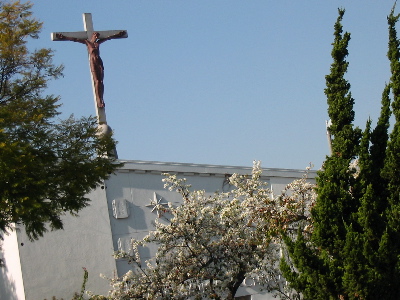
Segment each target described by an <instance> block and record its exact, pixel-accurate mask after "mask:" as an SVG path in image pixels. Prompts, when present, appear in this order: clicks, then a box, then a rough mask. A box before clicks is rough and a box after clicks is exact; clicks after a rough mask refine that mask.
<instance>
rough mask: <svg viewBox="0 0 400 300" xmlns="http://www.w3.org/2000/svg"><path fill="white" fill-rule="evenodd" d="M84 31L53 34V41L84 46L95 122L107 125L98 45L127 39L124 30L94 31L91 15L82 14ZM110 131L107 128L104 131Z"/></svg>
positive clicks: (102, 69)
mask: <svg viewBox="0 0 400 300" xmlns="http://www.w3.org/2000/svg"><path fill="white" fill-rule="evenodd" d="M83 25H84V28H85V31H77V32H53V33H52V34H51V39H52V40H53V41H72V42H77V43H81V44H84V45H86V47H87V50H88V54H89V66H90V72H91V75H92V86H93V94H94V102H95V107H96V115H97V121H98V124H99V125H103V124H104V125H107V120H106V112H105V103H104V99H103V94H104V83H103V79H104V66H103V61H102V60H101V57H100V44H102V43H104V42H105V41H108V40H111V39H119V38H126V37H128V33H127V31H126V30H107V31H94V28H93V21H92V14H89V13H84V14H83ZM108 130H110V129H109V127H108V126H107V129H106V131H108Z"/></svg>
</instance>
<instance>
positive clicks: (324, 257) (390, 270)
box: [281, 8, 400, 300]
mask: <svg viewBox="0 0 400 300" xmlns="http://www.w3.org/2000/svg"><path fill="white" fill-rule="evenodd" d="M343 15H344V10H339V17H338V19H337V22H336V24H335V39H334V43H333V50H332V57H333V64H332V66H331V73H330V74H329V75H327V76H326V83H327V88H326V89H325V94H326V95H327V100H328V114H329V117H330V118H331V120H332V126H330V132H331V134H332V135H333V137H334V138H333V140H332V150H333V151H332V154H331V156H329V157H327V159H326V161H325V163H324V166H323V170H322V171H320V172H319V174H318V178H317V190H316V191H317V200H316V204H315V206H314V208H313V209H312V223H313V232H312V234H311V236H309V235H305V234H304V233H303V231H302V228H299V231H298V234H297V236H296V238H294V239H293V238H291V237H289V236H286V237H285V242H286V245H287V251H288V257H289V258H288V257H287V259H286V260H282V263H281V267H282V271H283V273H284V275H285V277H286V278H287V280H288V281H289V282H290V284H291V286H292V287H293V288H295V289H296V290H297V291H299V292H301V293H302V294H303V297H304V298H305V299H343V300H344V299H378V298H382V299H398V295H399V294H400V285H399V284H398V283H399V281H400V277H399V276H400V260H399V259H400V218H399V217H400V205H399V200H400V199H399V195H400V193H399V192H400V173H399V172H400V156H399V154H398V153H400V98H399V96H400V94H399V91H400V62H399V59H400V52H399V45H400V43H399V41H398V39H397V33H396V29H395V25H396V22H397V20H398V18H399V16H398V15H397V16H396V15H394V8H393V10H392V12H391V14H390V15H389V17H388V24H389V51H388V58H389V60H390V62H391V73H392V76H391V80H390V83H389V84H388V85H386V87H385V88H384V91H383V93H382V107H381V114H380V117H379V119H378V122H377V125H376V127H375V128H374V129H373V130H371V121H370V120H368V121H367V124H366V129H365V130H364V132H363V133H361V131H360V130H359V129H358V128H354V126H353V119H354V111H353V104H354V100H353V99H352V98H351V94H350V84H349V83H348V82H347V81H346V80H345V79H344V75H345V73H346V71H347V67H348V62H346V61H345V58H346V56H347V55H348V51H347V46H348V42H349V40H350V34H349V33H347V32H346V33H344V34H343V31H342V25H341V21H342V18H343ZM390 92H392V95H393V101H392V103H391V99H390V94H391V93H390ZM390 106H392V110H391V109H390ZM391 113H393V115H394V120H395V123H394V124H393V130H392V132H391V133H390V134H389V133H388V129H389V125H390V123H389V122H390V116H391Z"/></svg>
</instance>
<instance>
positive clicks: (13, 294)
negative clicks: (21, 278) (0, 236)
mask: <svg viewBox="0 0 400 300" xmlns="http://www.w3.org/2000/svg"><path fill="white" fill-rule="evenodd" d="M1 244H2V243H1V242H0V259H1V260H2V261H3V263H4V264H3V265H2V266H0V299H9V300H18V297H17V290H16V287H15V282H14V280H13V279H12V277H11V276H10V270H9V269H8V267H7V262H6V261H4V253H3V249H2V248H1V246H2V245H1ZM10 277H11V278H10Z"/></svg>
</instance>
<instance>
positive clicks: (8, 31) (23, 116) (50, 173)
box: [0, 1, 118, 239]
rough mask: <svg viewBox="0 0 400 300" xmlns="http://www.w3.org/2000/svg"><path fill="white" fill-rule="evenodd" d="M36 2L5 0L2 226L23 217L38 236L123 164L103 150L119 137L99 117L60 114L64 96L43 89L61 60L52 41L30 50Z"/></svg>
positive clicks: (0, 96)
mask: <svg viewBox="0 0 400 300" xmlns="http://www.w3.org/2000/svg"><path fill="white" fill-rule="evenodd" d="M31 7H32V5H31V4H30V3H21V2H19V1H12V2H5V1H4V2H3V1H2V2H0V233H1V232H2V233H5V232H7V231H9V230H12V229H13V228H14V224H17V225H18V224H22V225H23V226H24V227H25V229H26V232H27V234H28V236H29V238H30V239H38V238H39V237H40V236H42V235H43V234H44V233H45V232H46V231H47V230H48V228H51V229H61V228H62V227H63V223H62V220H61V215H63V214H64V213H66V212H70V213H72V214H76V213H77V212H79V210H81V209H82V208H84V207H85V206H87V205H88V202H89V199H88V198H86V196H85V195H86V194H87V193H88V192H89V191H90V190H91V189H93V188H94V187H96V185H98V184H99V183H101V182H102V181H103V180H104V179H106V178H107V177H108V176H109V174H110V173H112V172H113V171H114V170H115V168H116V167H117V166H118V164H116V163H115V159H114V158H113V157H107V156H106V155H104V153H111V152H112V150H113V149H114V147H115V142H114V141H113V139H112V137H111V136H109V135H107V136H106V135H103V134H100V133H99V131H98V129H97V124H96V121H95V119H93V118H81V119H74V118H73V117H70V118H68V119H66V120H58V118H57V116H58V115H59V114H60V113H59V111H58V109H59V107H60V104H59V103H58V101H59V98H58V97H56V96H53V95H44V91H45V89H46V87H47V83H48V81H49V80H52V79H57V78H59V77H60V76H62V66H55V65H54V64H53V63H52V56H53V52H52V50H50V49H38V50H35V51H30V50H29V48H28V46H27V42H28V40H29V39H31V38H33V39H37V38H38V34H39V32H40V30H41V27H42V23H40V22H39V21H38V20H36V19H35V18H34V17H33V16H32V12H31ZM0 236H1V235H0Z"/></svg>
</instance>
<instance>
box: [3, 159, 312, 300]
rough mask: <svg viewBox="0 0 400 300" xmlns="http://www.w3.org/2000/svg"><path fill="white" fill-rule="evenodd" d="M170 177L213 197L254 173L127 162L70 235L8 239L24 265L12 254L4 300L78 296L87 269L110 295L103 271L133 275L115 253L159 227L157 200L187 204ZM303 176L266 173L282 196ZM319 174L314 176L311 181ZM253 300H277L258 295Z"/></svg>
mask: <svg viewBox="0 0 400 300" xmlns="http://www.w3.org/2000/svg"><path fill="white" fill-rule="evenodd" d="M164 172H170V173H176V174H178V176H181V177H185V178H187V181H188V183H189V184H192V188H193V189H204V190H206V191H207V192H209V193H213V192H215V191H217V190H219V191H226V190H227V189H229V188H230V187H229V184H227V178H228V177H229V175H231V174H233V173H240V174H250V173H251V168H243V167H229V166H210V165H195V164H177V163H161V162H142V161H125V166H124V167H122V168H120V169H119V170H117V172H116V173H115V175H112V176H111V177H110V179H109V180H107V181H106V182H105V184H104V186H101V187H99V188H97V189H96V190H94V191H93V192H92V193H90V195H89V197H90V199H91V200H92V201H91V205H90V206H89V207H87V208H85V209H83V210H82V211H81V212H80V213H79V217H73V216H69V215H68V216H65V217H64V218H63V220H64V230H59V231H53V232H49V233H47V234H45V236H44V237H43V238H41V239H40V240H38V241H35V242H30V241H29V240H28V239H27V237H26V235H25V234H24V232H23V230H21V232H18V233H17V234H16V237H15V238H14V240H11V239H10V240H9V241H7V244H9V245H10V246H9V247H10V248H6V247H5V248H4V250H6V252H9V250H8V249H12V247H14V250H10V251H11V252H15V253H17V252H19V260H20V261H19V262H18V257H14V258H9V257H11V256H10V255H9V256H7V257H6V263H7V264H8V267H9V269H8V270H10V268H11V269H12V270H15V271H16V272H14V273H13V276H15V277H10V278H11V279H10V280H9V282H10V283H9V284H8V287H6V289H5V290H3V289H1V291H0V299H24V298H23V293H21V291H24V294H25V297H26V300H38V299H39V300H42V299H44V298H47V299H51V297H52V296H56V297H57V298H61V297H62V298H64V299H66V300H68V299H71V298H72V295H73V293H74V292H76V291H79V290H80V287H81V284H82V281H83V270H82V267H85V268H87V270H88V272H89V281H88V284H87V289H88V290H91V291H93V292H95V293H99V294H106V293H107V291H108V289H109V286H108V281H107V280H105V279H103V278H101V277H100V276H99V274H104V275H106V276H108V277H112V276H113V275H114V274H118V275H122V274H124V273H125V272H126V271H128V270H129V266H128V265H127V263H126V262H125V261H123V260H118V261H115V260H114V258H113V257H112V254H113V252H114V251H116V250H118V249H119V248H121V247H122V248H124V247H129V241H130V239H131V238H135V239H141V238H143V237H144V236H145V235H146V234H147V233H148V231H149V230H151V229H152V228H153V225H152V222H153V221H154V220H155V219H156V218H157V217H158V216H157V211H155V210H153V206H152V205H151V201H152V200H154V199H155V197H156V198H157V200H159V201H162V202H164V203H167V202H172V203H177V204H178V203H180V202H181V198H180V196H179V194H177V193H175V192H170V191H168V190H166V189H164V187H163V182H162V179H163V178H164V175H162V174H163V173H164ZM303 173H304V172H303V171H301V170H300V171H299V170H278V169H265V170H264V172H263V179H264V180H266V181H268V182H269V183H270V185H271V187H272V188H273V190H274V191H275V192H276V193H279V192H280V191H281V190H282V189H283V188H284V187H285V185H286V184H287V183H289V182H291V181H292V180H293V179H295V178H299V177H300V176H302V174H303ZM314 175H315V173H312V174H311V176H310V177H314ZM311 179H312V178H311ZM113 202H114V207H113ZM121 203H122V204H121ZM124 204H125V205H126V206H124ZM128 212H129V213H128ZM16 250H18V251H16ZM125 250H126V248H125ZM155 251H156V249H154V248H152V247H149V248H145V249H143V250H142V251H141V253H140V254H141V257H142V259H146V258H150V257H151V256H152V255H154V253H155ZM18 268H19V269H20V270H21V272H20V273H21V276H19V275H18ZM7 276H9V275H7ZM3 277H4V275H3ZM12 282H14V285H13V284H12ZM12 293H14V295H16V296H13V297H14V298H9V297H8V296H7V295H10V294H12ZM252 293H257V291H256V290H254V289H253V288H251V287H248V288H246V287H243V288H242V290H241V291H240V292H239V295H238V296H241V295H247V294H252ZM6 296H7V297H6ZM253 299H269V297H267V296H261V295H254V297H253Z"/></svg>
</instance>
